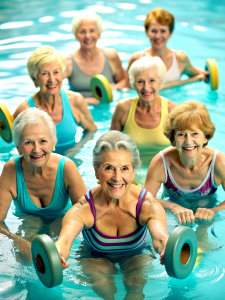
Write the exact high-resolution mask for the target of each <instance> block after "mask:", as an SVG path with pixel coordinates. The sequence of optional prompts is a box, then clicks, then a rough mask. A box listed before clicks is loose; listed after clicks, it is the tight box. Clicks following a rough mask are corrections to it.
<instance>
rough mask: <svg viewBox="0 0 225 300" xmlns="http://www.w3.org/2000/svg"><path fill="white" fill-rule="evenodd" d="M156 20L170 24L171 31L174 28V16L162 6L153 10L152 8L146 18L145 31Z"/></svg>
mask: <svg viewBox="0 0 225 300" xmlns="http://www.w3.org/2000/svg"><path fill="white" fill-rule="evenodd" d="M153 20H155V21H156V22H158V23H159V24H161V25H164V26H168V27H169V31H170V33H172V32H173V30H174V21H175V20H174V16H173V15H172V14H171V13H170V12H169V11H167V10H165V9H162V8H161V7H156V8H154V9H153V10H151V11H150V12H149V13H148V14H147V16H146V19H145V23H144V26H145V31H146V32H147V31H148V29H149V27H150V25H151V22H152V21H153Z"/></svg>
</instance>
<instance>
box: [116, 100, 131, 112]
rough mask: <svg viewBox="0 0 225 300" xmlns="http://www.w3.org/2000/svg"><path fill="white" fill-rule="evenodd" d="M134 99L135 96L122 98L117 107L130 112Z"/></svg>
mask: <svg viewBox="0 0 225 300" xmlns="http://www.w3.org/2000/svg"><path fill="white" fill-rule="evenodd" d="M133 101H134V98H126V99H122V100H120V101H119V102H118V103H117V106H116V108H117V109H119V110H120V111H121V112H123V113H124V112H128V111H129V110H130V107H131V104H132V102H133Z"/></svg>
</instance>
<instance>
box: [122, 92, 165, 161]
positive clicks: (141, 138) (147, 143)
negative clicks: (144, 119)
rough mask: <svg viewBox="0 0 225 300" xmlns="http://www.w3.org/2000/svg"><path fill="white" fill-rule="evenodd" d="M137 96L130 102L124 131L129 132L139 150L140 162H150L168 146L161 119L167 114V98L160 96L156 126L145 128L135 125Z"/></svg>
mask: <svg viewBox="0 0 225 300" xmlns="http://www.w3.org/2000/svg"><path fill="white" fill-rule="evenodd" d="M138 100H139V98H138V97H137V98H135V99H134V100H133V102H132V104H131V107H130V111H129V114H128V117H127V120H126V123H125V126H124V132H125V133H126V134H129V135H130V136H131V137H132V139H133V140H134V141H135V143H136V144H137V146H138V149H139V150H140V154H141V158H142V162H143V163H144V161H143V160H145V159H147V163H149V162H150V160H151V159H152V157H153V156H154V155H156V154H157V153H158V152H159V151H161V150H162V149H164V148H166V147H168V146H170V141H169V140H168V139H167V138H166V137H165V135H164V134H163V126H162V124H163V119H164V117H165V116H166V115H167V114H168V100H167V99H166V98H164V97H161V119H160V123H159V125H158V126H157V127H156V128H153V129H146V128H142V127H140V126H138V125H137V123H136V122H135V120H134V115H135V111H136V107H137V104H138Z"/></svg>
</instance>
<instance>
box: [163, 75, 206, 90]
mask: <svg viewBox="0 0 225 300" xmlns="http://www.w3.org/2000/svg"><path fill="white" fill-rule="evenodd" d="M203 80H205V74H203V73H201V74H198V75H195V76H193V77H190V78H187V79H184V80H177V81H173V82H169V83H166V84H165V85H164V86H163V88H162V90H166V89H170V88H173V87H177V86H182V85H185V84H189V83H193V82H198V81H203Z"/></svg>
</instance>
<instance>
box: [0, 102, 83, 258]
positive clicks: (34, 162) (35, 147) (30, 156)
mask: <svg viewBox="0 0 225 300" xmlns="http://www.w3.org/2000/svg"><path fill="white" fill-rule="evenodd" d="M12 131H13V140H14V143H15V146H16V148H17V150H18V152H19V156H18V157H16V158H15V159H12V160H10V161H8V162H7V163H6V164H5V165H4V168H3V171H2V174H1V177H0V194H1V198H0V233H1V234H4V235H6V236H8V237H9V238H10V239H13V240H14V242H15V244H16V246H17V247H18V248H19V250H20V252H21V253H22V254H23V253H26V254H29V253H30V242H31V241H32V239H33V238H34V235H35V234H34V232H32V233H29V236H30V238H29V239H28V240H26V239H24V238H23V237H20V236H17V235H16V234H13V233H11V232H10V231H9V229H8V228H7V227H6V226H5V223H4V220H5V219H6V217H7V213H8V210H9V207H10V205H11V203H12V200H13V202H14V205H15V207H16V214H18V215H20V216H22V218H23V216H24V215H25V218H26V217H27V216H28V215H29V216H31V215H32V216H39V218H37V217H35V219H38V220H39V221H36V220H35V221H34V218H33V224H32V226H33V227H37V228H36V229H35V230H36V233H38V232H39V229H40V228H38V224H39V223H40V217H41V219H42V218H44V219H51V220H52V222H53V221H55V220H56V218H59V217H62V216H64V214H65V213H66V211H67V210H68V209H69V208H70V206H71V205H70V203H69V202H70V200H71V202H72V204H75V203H76V202H77V201H78V199H79V198H80V197H81V196H82V195H84V194H85V192H86V191H87V188H86V187H85V185H84V182H83V179H82V177H81V175H80V173H79V171H78V169H77V167H76V165H75V163H74V162H73V161H72V160H71V159H69V158H66V157H64V156H61V155H59V154H55V153H52V150H53V149H54V147H55V145H56V142H57V139H56V129H55V125H54V123H53V121H52V118H51V117H50V116H49V115H48V114H47V113H46V112H45V111H43V110H40V109H38V108H27V109H26V110H24V111H23V112H21V113H20V114H19V115H18V116H17V117H16V119H15V121H14V123H13V128H12ZM29 219H30V218H29ZM31 223H32V222H31ZM50 223H51V222H49V224H50ZM34 224H35V226H34ZM56 229H57V230H58V231H59V229H60V227H59V228H56ZM29 230H30V231H32V230H31V228H29Z"/></svg>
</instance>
